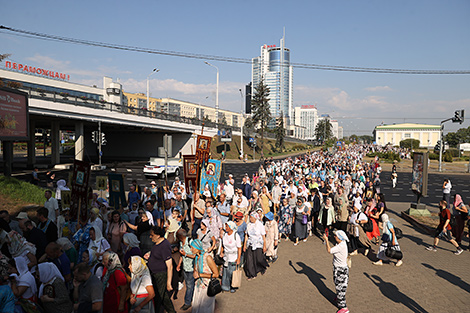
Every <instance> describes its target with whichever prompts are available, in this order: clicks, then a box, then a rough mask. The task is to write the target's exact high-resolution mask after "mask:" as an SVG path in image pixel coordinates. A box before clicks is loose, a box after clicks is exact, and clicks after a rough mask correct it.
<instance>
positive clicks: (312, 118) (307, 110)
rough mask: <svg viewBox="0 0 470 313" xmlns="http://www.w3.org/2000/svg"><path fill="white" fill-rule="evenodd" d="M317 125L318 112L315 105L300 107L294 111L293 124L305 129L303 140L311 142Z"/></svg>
mask: <svg viewBox="0 0 470 313" xmlns="http://www.w3.org/2000/svg"><path fill="white" fill-rule="evenodd" d="M317 123H318V111H317V107H316V106H315V105H302V106H300V107H295V109H294V124H295V125H298V126H302V127H304V128H305V139H309V140H313V139H314V137H315V127H316V126H317Z"/></svg>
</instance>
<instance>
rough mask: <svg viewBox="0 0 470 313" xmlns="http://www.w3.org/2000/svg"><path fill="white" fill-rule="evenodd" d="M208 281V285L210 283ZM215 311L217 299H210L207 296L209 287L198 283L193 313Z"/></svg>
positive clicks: (195, 290)
mask: <svg viewBox="0 0 470 313" xmlns="http://www.w3.org/2000/svg"><path fill="white" fill-rule="evenodd" d="M205 280H206V282H205V283H206V284H207V283H208V282H209V280H208V279H205ZM214 309H215V297H209V296H208V295H207V287H206V286H204V285H203V284H202V283H200V282H198V283H196V288H195V289H194V297H193V308H192V312H193V313H213V312H214Z"/></svg>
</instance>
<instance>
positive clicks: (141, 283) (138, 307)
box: [129, 256, 155, 313]
mask: <svg viewBox="0 0 470 313" xmlns="http://www.w3.org/2000/svg"><path fill="white" fill-rule="evenodd" d="M129 271H130V272H131V286H130V288H131V293H132V294H131V298H130V300H129V301H130V303H131V313H138V312H141V313H154V312H155V308H154V306H153V301H152V299H153V298H154V297H155V290H154V289H153V284H152V277H151V276H150V271H149V269H148V267H147V264H146V263H145V261H144V259H142V258H141V257H140V256H133V257H131V259H130V262H129Z"/></svg>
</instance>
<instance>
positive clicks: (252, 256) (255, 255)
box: [244, 247, 269, 278]
mask: <svg viewBox="0 0 470 313" xmlns="http://www.w3.org/2000/svg"><path fill="white" fill-rule="evenodd" d="M268 267H269V264H268V262H267V261H266V257H265V255H264V253H263V248H258V249H256V250H253V249H251V247H247V248H246V261H245V266H244V269H245V275H246V277H247V278H253V277H256V275H258V273H262V274H264V272H265V271H266V269H267V268H268Z"/></svg>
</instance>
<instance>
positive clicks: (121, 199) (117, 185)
mask: <svg viewBox="0 0 470 313" xmlns="http://www.w3.org/2000/svg"><path fill="white" fill-rule="evenodd" d="M108 181H109V205H110V206H111V207H113V208H114V209H118V208H119V205H122V206H123V207H125V206H127V201H126V193H125V190H124V177H123V175H122V174H115V173H108Z"/></svg>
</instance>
